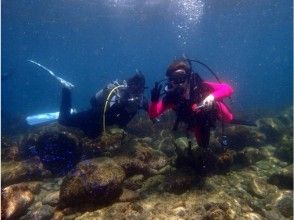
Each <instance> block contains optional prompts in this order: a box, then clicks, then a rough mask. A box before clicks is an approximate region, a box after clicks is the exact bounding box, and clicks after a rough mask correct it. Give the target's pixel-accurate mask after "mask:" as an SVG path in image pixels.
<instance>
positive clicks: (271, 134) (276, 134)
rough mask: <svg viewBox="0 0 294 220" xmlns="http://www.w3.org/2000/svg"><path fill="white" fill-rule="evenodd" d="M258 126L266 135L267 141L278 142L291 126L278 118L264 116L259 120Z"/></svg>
mask: <svg viewBox="0 0 294 220" xmlns="http://www.w3.org/2000/svg"><path fill="white" fill-rule="evenodd" d="M257 124H258V128H259V130H260V131H261V132H263V133H264V134H265V136H266V142H267V143H277V142H278V141H280V140H281V139H282V136H283V134H284V133H285V132H287V130H289V128H288V127H287V126H285V125H284V124H283V122H281V121H280V120H279V119H278V118H263V119H260V120H258V121H257Z"/></svg>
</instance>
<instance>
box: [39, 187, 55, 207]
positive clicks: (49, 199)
mask: <svg viewBox="0 0 294 220" xmlns="http://www.w3.org/2000/svg"><path fill="white" fill-rule="evenodd" d="M58 202H59V191H56V192H52V193H49V194H48V195H46V197H45V198H44V199H43V201H42V203H43V204H44V205H50V206H57V204H58Z"/></svg>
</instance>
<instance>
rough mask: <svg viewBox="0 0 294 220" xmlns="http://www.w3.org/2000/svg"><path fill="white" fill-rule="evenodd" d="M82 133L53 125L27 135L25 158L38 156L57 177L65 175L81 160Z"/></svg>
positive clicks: (24, 147) (24, 146)
mask: <svg viewBox="0 0 294 220" xmlns="http://www.w3.org/2000/svg"><path fill="white" fill-rule="evenodd" d="M82 137H83V136H82V133H81V132H79V131H78V130H76V129H72V128H68V127H64V126H61V125H58V124H52V125H47V126H43V127H40V128H39V129H37V130H36V131H35V132H33V133H30V134H29V135H27V136H26V137H25V138H24V139H23V141H22V144H21V153H22V156H23V157H25V158H30V157H33V156H38V157H39V158H40V160H41V161H42V163H43V164H44V167H45V168H46V169H48V170H50V171H51V172H52V173H53V174H55V175H63V174H65V173H67V172H68V171H69V170H70V169H72V168H73V167H74V166H75V165H76V164H77V163H78V162H79V160H80V157H81V149H82V147H81V144H80V141H81V140H82Z"/></svg>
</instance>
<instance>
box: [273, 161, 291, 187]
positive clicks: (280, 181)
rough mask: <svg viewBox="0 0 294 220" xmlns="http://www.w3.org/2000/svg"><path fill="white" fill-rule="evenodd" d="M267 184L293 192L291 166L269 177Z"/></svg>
mask: <svg viewBox="0 0 294 220" xmlns="http://www.w3.org/2000/svg"><path fill="white" fill-rule="evenodd" d="M268 182H269V183H271V184H274V185H276V186H278V187H280V188H286V189H292V190H293V164H292V165H290V166H287V167H285V168H284V169H282V170H281V171H279V172H276V173H274V174H273V175H271V176H270V177H269V179H268Z"/></svg>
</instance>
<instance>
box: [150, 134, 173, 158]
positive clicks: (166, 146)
mask: <svg viewBox="0 0 294 220" xmlns="http://www.w3.org/2000/svg"><path fill="white" fill-rule="evenodd" d="M155 145H156V146H158V150H160V151H161V152H163V153H164V154H165V155H167V156H168V157H172V156H174V155H175V153H176V152H175V146H174V141H173V139H172V138H171V137H166V138H163V139H162V140H157V141H156V143H155Z"/></svg>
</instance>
